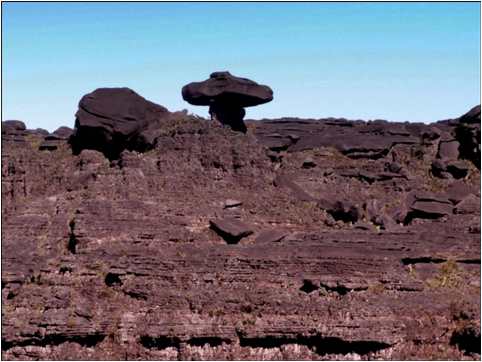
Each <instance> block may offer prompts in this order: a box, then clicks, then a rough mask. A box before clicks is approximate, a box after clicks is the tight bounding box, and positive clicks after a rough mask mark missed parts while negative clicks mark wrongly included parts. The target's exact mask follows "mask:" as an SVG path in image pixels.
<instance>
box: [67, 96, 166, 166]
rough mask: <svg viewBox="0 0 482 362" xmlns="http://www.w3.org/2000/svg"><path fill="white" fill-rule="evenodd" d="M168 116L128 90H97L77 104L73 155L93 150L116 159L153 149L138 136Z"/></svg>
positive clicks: (163, 109) (160, 108)
mask: <svg viewBox="0 0 482 362" xmlns="http://www.w3.org/2000/svg"><path fill="white" fill-rule="evenodd" d="M168 114H169V112H168V111H167V109H166V108H164V107H162V106H160V105H158V104H155V103H152V102H150V101H148V100H146V99H144V98H143V97H141V96H140V95H139V94H137V93H136V92H134V91H133V90H131V89H129V88H99V89H96V90H95V91H93V92H92V93H89V94H86V95H85V96H83V97H82V99H81V100H80V102H79V110H78V111H77V113H76V120H75V130H74V134H73V135H72V137H71V144H72V148H73V151H74V154H78V153H79V152H80V151H81V150H83V149H93V150H98V151H100V152H102V153H104V154H105V155H106V157H108V158H109V159H115V158H117V157H118V156H119V154H120V152H122V151H123V150H124V149H129V150H140V151H144V150H146V149H149V148H150V147H152V146H153V145H152V144H147V145H146V144H145V140H146V138H145V137H141V136H140V135H141V133H142V132H143V131H145V130H146V129H148V128H149V127H150V126H152V125H155V124H158V123H159V121H160V120H161V119H162V118H163V117H165V116H166V115H168ZM151 141H153V140H151Z"/></svg>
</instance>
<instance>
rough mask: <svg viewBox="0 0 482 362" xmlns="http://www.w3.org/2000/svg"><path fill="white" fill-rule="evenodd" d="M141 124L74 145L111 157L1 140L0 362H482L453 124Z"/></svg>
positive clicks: (470, 198)
mask: <svg viewBox="0 0 482 362" xmlns="http://www.w3.org/2000/svg"><path fill="white" fill-rule="evenodd" d="M106 92H107V93H108V91H106ZM94 93H95V92H94ZM101 93H102V92H101ZM121 93H122V94H123V96H120V98H121V99H124V97H126V99H131V97H133V98H135V99H137V101H138V102H137V101H136V102H137V103H136V102H134V104H137V105H141V104H144V105H146V104H148V105H149V104H150V103H145V102H147V101H145V100H142V99H140V98H137V96H135V95H132V93H130V92H128V91H121ZM99 97H100V98H99ZM102 97H103V96H102ZM102 97H101V96H100V95H98V93H95V97H94V99H91V100H89V101H87V100H85V101H86V104H87V106H88V107H89V105H90V103H89V102H90V101H98V100H99V99H101V98H102ZM115 99H117V98H116V97H114V98H113V99H112V102H114V100H115ZM81 103H82V104H84V102H81ZM94 103H95V102H94ZM149 107H152V108H149ZM149 107H148V108H147V109H148V110H152V112H151V111H147V110H144V111H140V110H136V109H137V108H136V107H134V108H133V110H132V111H131V110H129V107H128V106H127V105H125V104H124V105H123V106H122V107H120V108H119V111H118V112H117V113H116V112H114V111H112V110H111V109H110V108H109V107H108V108H105V107H103V106H102V107H100V110H98V109H97V111H95V110H96V108H95V107H91V108H88V109H90V111H92V112H93V113H89V114H84V112H86V113H87V111H84V110H79V112H80V113H79V115H80V117H78V120H79V119H83V120H85V119H89V120H91V122H92V124H94V125H97V126H92V127H91V128H92V129H89V130H88V131H86V132H87V133H83V131H81V132H80V135H79V133H76V135H75V136H74V139H75V141H76V142H80V141H81V140H85V139H84V138H83V137H84V136H85V135H89V134H90V133H89V132H91V131H92V132H93V134H96V132H99V135H98V136H95V137H97V138H94V140H100V139H102V140H103V141H102V142H104V141H105V142H108V143H107V144H108V145H109V147H110V145H113V146H114V148H115V149H116V152H115V153H118V154H117V155H116V156H115V157H113V155H114V152H113V151H112V150H110V148H109V149H108V148H107V147H106V146H102V145H99V144H97V143H95V142H94V143H89V142H93V141H88V140H86V142H87V143H86V144H85V145H83V146H82V144H77V145H78V147H79V149H77V151H78V152H75V153H72V150H71V149H70V146H69V144H67V143H66V141H65V140H64V141H61V140H59V141H58V142H59V143H58V147H57V148H56V149H53V150H51V151H48V152H47V151H40V150H39V145H40V144H41V143H42V142H44V138H45V134H44V133H43V132H38V131H36V130H30V129H28V128H27V127H22V126H21V125H20V124H12V123H7V122H4V123H3V124H2V189H1V190H2V203H1V206H2V255H1V256H2V358H3V359H8V360H27V359H37V360H38V359H49V360H67V359H82V360H88V359H92V360H113V359H122V360H126V359H129V360H134V359H142V360H165V359H177V360H179V359H182V360H185V359H197V360H206V359H209V360H232V359H234V360H243V359H256V360H265V359H273V360H274V359H278V360H314V359H316V360H320V359H330V360H368V359H384V360H389V359H395V360H406V359H418V360H426V359H440V360H461V359H470V360H479V359H480V171H479V169H478V168H477V167H475V166H474V165H473V163H472V159H470V160H469V159H466V157H468V156H467V155H468V153H467V152H466V151H464V149H463V145H464V139H462V138H460V137H457V138H456V139H457V142H459V144H460V148H459V150H460V149H462V150H461V151H460V153H459V155H458V156H456V153H455V152H452V151H454V150H453V149H451V150H450V152H448V153H445V151H443V152H442V153H443V154H444V155H446V157H445V156H444V157H442V158H441V157H440V156H442V154H441V153H440V150H441V149H444V147H445V146H442V147H441V146H440V142H441V141H444V142H445V140H451V139H455V138H454V137H455V135H456V129H457V127H459V125H460V124H461V123H460V122H459V120H458V119H455V120H450V121H446V122H438V123H433V124H431V125H426V124H412V123H389V122H383V121H372V122H362V121H348V120H340V119H338V120H337V119H324V120H304V119H282V120H278V121H274V120H264V121H259V122H256V123H255V122H250V121H247V126H248V131H247V133H246V134H240V133H239V132H233V131H232V130H231V129H229V128H225V127H219V126H218V125H215V124H213V123H212V122H209V121H207V120H204V119H199V118H196V117H192V116H188V115H186V114H182V113H178V114H176V115H174V114H170V115H166V117H165V118H163V117H164V114H165V113H166V112H165V111H163V109H161V108H159V106H155V105H149ZM106 109H107V110H109V112H107V111H105V112H104V110H106ZM101 110H102V112H101ZM128 115H130V116H128ZM84 116H85V117H86V118H84ZM131 116H132V117H131ZM103 117H107V118H103ZM159 117H161V119H162V121H161V122H158V121H157V120H158V118H159ZM151 120H152V122H151ZM102 122H105V124H106V125H105V126H103V125H102ZM117 122H120V124H119V125H117ZM151 123H152V124H155V125H156V127H154V128H149V127H148V128H147V129H148V130H149V133H147V134H148V135H149V137H150V139H151V140H155V141H154V142H153V143H152V149H151V150H150V151H149V152H142V149H139V148H137V146H135V145H137V141H138V137H140V136H141V135H143V134H144V135H146V133H144V128H143V127H144V126H141V125H140V124H142V125H149V124H151ZM81 124H82V125H84V126H86V127H89V126H88V124H89V123H88V122H87V123H83V122H79V128H77V130H76V132H78V130H79V129H83V128H82V127H84V126H82V125H81ZM254 124H255V127H254ZM463 124H464V125H469V123H463ZM470 125H472V126H474V127H475V125H476V123H470ZM472 126H471V127H472ZM103 130H105V135H103V133H102V132H104V131H103ZM124 131H125V132H124ZM100 134H102V136H101V135H100ZM115 135H117V136H115ZM59 136H60V135H59ZM79 137H80V138H79ZM119 140H122V142H120V141H119ZM368 140H369V141H370V142H369V141H368ZM111 141H112V142H114V144H112V143H109V142H111ZM116 142H118V143H116ZM450 142H452V141H450ZM471 142H477V138H472V139H471ZM74 144H75V142H74ZM86 145H89V147H86ZM92 145H93V146H96V147H92V148H93V149H90V146H92ZM472 146H474V147H475V146H476V145H475V144H473V145H472ZM477 147H480V145H478V144H477ZM106 154H107V155H108V156H109V158H111V159H109V158H107V157H106ZM471 155H472V156H474V154H471ZM472 156H470V157H472ZM436 160H439V161H444V162H445V161H447V162H452V163H453V162H462V163H463V164H464V165H466V166H465V167H466V175H465V176H463V177H460V178H455V177H453V176H451V175H450V174H449V175H448V176H447V177H444V178H440V177H438V176H435V175H433V174H432V172H431V170H432V163H433V162H434V161H436Z"/></svg>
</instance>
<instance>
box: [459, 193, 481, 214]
mask: <svg viewBox="0 0 482 362" xmlns="http://www.w3.org/2000/svg"><path fill="white" fill-rule="evenodd" d="M454 213H455V214H464V215H465V214H478V213H480V198H479V197H477V196H475V195H473V194H470V195H468V196H467V197H466V198H465V199H463V200H462V201H461V202H460V203H458V204H457V206H455V208H454Z"/></svg>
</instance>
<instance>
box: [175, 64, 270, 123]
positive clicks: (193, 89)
mask: <svg viewBox="0 0 482 362" xmlns="http://www.w3.org/2000/svg"><path fill="white" fill-rule="evenodd" d="M182 98H183V99H184V100H185V101H186V102H188V103H190V104H193V105H196V106H209V113H210V115H211V119H213V120H217V121H219V122H221V123H222V124H225V125H229V126H230V127H231V128H232V129H233V130H235V131H240V132H246V130H247V129H246V125H245V124H244V122H243V118H244V116H245V114H246V112H245V110H244V107H252V106H257V105H259V104H263V103H267V102H270V101H272V100H273V91H272V90H271V88H269V87H268V86H266V85H260V84H258V83H256V82H253V81H252V80H250V79H246V78H239V77H235V76H233V75H231V74H230V73H229V72H214V73H212V74H211V75H210V76H209V79H207V80H205V81H203V82H193V83H189V84H187V85H185V86H184V87H183V88H182Z"/></svg>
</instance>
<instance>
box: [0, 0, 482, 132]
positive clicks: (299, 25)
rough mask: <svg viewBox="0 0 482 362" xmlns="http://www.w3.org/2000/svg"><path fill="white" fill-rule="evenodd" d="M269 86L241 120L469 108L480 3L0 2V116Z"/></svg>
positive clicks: (43, 121) (65, 112)
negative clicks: (219, 79)
mask: <svg viewBox="0 0 482 362" xmlns="http://www.w3.org/2000/svg"><path fill="white" fill-rule="evenodd" d="M224 70H228V71H229V72H231V74H233V75H236V76H241V77H245V78H250V79H252V80H254V81H256V82H258V83H260V84H266V85H269V86H270V87H271V88H272V89H273V92H274V100H273V101H272V102H270V103H268V104H264V105H260V106H257V107H250V108H247V109H246V113H247V114H246V118H254V119H261V118H278V117H302V118H322V117H345V118H348V119H364V120H370V119H388V120H392V121H417V122H433V121H437V120H441V119H447V118H453V117H458V116H460V115H462V114H463V113H465V112H466V111H468V110H469V109H470V108H471V107H472V106H474V105H476V104H479V103H480V3H476V2H473V3H460V2H459V3H320V2H318V3H99V2H97V3H79V2H76V3H58V2H57V3H53V2H52V3H25V2H22V3H20V2H19V3H8V2H2V120H9V119H19V120H22V121H24V122H25V123H26V124H27V127H28V128H38V127H39V128H45V129H47V130H49V131H53V130H55V129H56V128H57V127H60V126H63V125H65V126H70V127H73V124H74V121H75V112H76V111H77V106H78V102H79V100H80V98H81V97H82V96H83V95H84V94H86V93H89V92H91V91H93V90H95V89H96V88H100V87H129V88H132V89H133V90H134V91H136V92H137V93H139V94H140V95H142V96H143V97H145V98H146V99H148V100H150V101H153V102H155V103H158V104H161V105H163V106H165V107H167V108H168V109H169V110H170V111H176V110H182V109H187V110H188V111H189V112H191V113H195V114H198V115H201V116H204V117H207V116H208V110H207V107H198V106H191V105H189V104H188V103H186V102H185V101H184V100H183V99H182V96H181V89H182V87H183V86H184V85H185V84H187V83H190V82H193V81H202V80H205V79H207V78H208V77H209V74H210V73H212V72H213V71H224Z"/></svg>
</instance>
